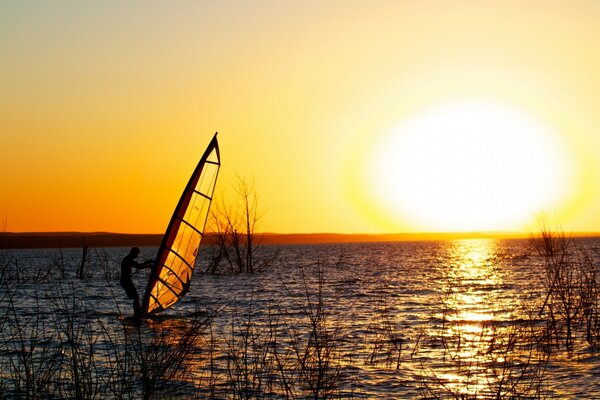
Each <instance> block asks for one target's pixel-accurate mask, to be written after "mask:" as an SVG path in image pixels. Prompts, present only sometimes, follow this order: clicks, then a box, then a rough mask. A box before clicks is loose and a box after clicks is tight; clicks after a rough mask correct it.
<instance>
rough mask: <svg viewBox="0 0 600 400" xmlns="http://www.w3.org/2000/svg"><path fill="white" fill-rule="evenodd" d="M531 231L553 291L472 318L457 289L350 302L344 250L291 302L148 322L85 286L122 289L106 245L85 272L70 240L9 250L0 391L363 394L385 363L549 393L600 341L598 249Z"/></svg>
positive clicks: (462, 384) (237, 305) (431, 387)
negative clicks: (430, 300) (129, 316)
mask: <svg viewBox="0 0 600 400" xmlns="http://www.w3.org/2000/svg"><path fill="white" fill-rule="evenodd" d="M246 193H247V192H246ZM251 214H252V213H249V214H246V213H244V215H251ZM246 240H247V239H246ZM246 243H247V242H246ZM250 243H251V244H253V243H257V242H253V241H252V240H251V241H250ZM258 243H259V242H258ZM531 243H532V249H533V250H532V253H531V254H530V257H531V262H532V265H538V266H539V267H540V272H541V273H540V274H539V276H540V281H539V285H540V292H541V293H542V295H541V296H540V297H538V299H539V300H538V302H536V303H524V304H518V305H517V304H516V305H515V307H517V306H518V307H520V311H519V312H518V314H519V315H521V318H520V319H518V320H515V321H511V322H510V323H509V322H507V321H501V320H499V321H486V320H483V321H470V322H468V323H467V322H465V321H463V320H461V318H460V317H459V316H458V315H456V314H455V313H456V310H455V309H452V307H451V305H450V302H449V300H448V296H449V294H448V295H447V296H446V297H442V298H441V300H440V302H439V304H432V305H431V307H432V310H435V311H434V312H432V315H431V318H430V320H429V321H425V322H424V323H423V324H422V326H420V327H419V328H418V329H416V330H415V329H414V327H413V328H408V327H407V326H406V325H405V324H406V322H405V321H403V320H401V319H398V317H397V312H398V310H397V307H398V304H397V303H396V302H395V301H396V300H395V299H394V298H393V297H389V296H388V297H386V296H384V295H383V294H382V296H381V298H380V299H379V300H378V301H375V302H374V303H369V304H370V307H371V308H369V309H365V308H364V307H365V304H366V303H365V304H362V305H361V307H363V308H361V310H360V311H357V310H355V309H354V303H353V301H351V300H350V301H347V300H348V298H347V297H346V296H347V295H348V289H350V288H351V287H350V286H348V287H346V286H335V287H334V289H332V287H331V285H332V281H335V279H334V278H333V276H334V275H333V274H336V273H339V271H345V270H347V269H348V268H350V265H348V264H346V261H345V259H346V258H345V257H340V258H339V259H338V261H337V262H323V261H317V262H315V263H307V264H301V263H300V264H299V266H298V268H297V269H295V270H294V272H293V273H294V276H293V277H290V283H282V286H283V289H281V288H280V289H279V290H283V291H284V293H285V294H284V295H283V296H285V298H286V299H287V300H288V301H286V305H285V306H284V305H282V304H280V303H279V302H278V301H277V300H265V299H264V298H263V299H262V300H260V301H258V300H255V299H254V298H253V294H252V293H246V294H244V296H245V297H243V298H234V299H227V301H226V302H225V303H223V304H221V305H220V306H219V307H217V308H215V309H213V310H206V311H203V312H194V313H192V314H189V315H184V316H180V317H167V318H165V319H163V320H157V321H149V322H147V323H143V324H141V325H137V324H134V323H130V322H128V321H127V320H126V319H117V317H118V314H114V315H111V316H108V317H107V316H106V315H103V314H101V313H100V312H98V311H97V310H95V309H94V306H93V302H92V301H88V300H87V299H86V295H85V293H83V292H82V291H81V290H80V289H78V286H77V285H83V284H85V283H86V281H90V280H93V279H98V278H102V279H103V280H105V281H106V282H107V285H108V286H107V288H108V289H111V287H112V283H111V282H112V281H114V280H115V279H116V278H117V277H118V274H116V270H117V268H116V264H114V263H112V264H111V260H110V257H109V256H108V255H107V254H106V253H104V252H102V251H101V250H93V251H90V252H89V254H88V255H87V261H86V265H87V267H86V269H85V271H86V273H85V274H84V279H77V278H79V273H78V271H79V267H80V264H79V263H78V258H77V256H75V257H72V258H71V261H70V263H69V262H67V261H65V257H64V254H63V252H62V250H57V254H55V255H54V256H52V257H50V258H49V263H48V264H47V265H46V266H45V267H40V266H33V265H24V263H23V262H22V261H19V260H18V259H17V258H16V256H14V255H12V254H11V253H4V254H2V257H0V262H1V263H0V266H1V267H2V268H1V270H0V272H1V274H0V277H1V281H0V302H1V303H2V304H3V307H2V308H1V312H0V393H2V398H14V399H34V398H49V399H53V398H55V399H58V398H73V399H98V398H106V399H108V398H110V399H137V398H145V399H149V398H213V399H221V398H237V399H256V398H286V399H297V398H312V399H331V398H338V399H339V398H349V397H359V398H364V397H369V395H368V393H370V392H369V391H368V390H367V389H365V388H364V384H363V383H362V382H361V381H360V378H358V376H357V375H356V374H357V373H358V371H361V370H377V371H383V372H385V374H387V376H388V377H390V378H389V379H393V378H396V379H397V380H398V381H400V382H410V384H411V385H414V392H413V393H415V395H414V396H415V397H421V398H435V399H446V398H452V399H457V398H460V399H490V398H494V399H500V398H513V399H522V398H527V399H543V398H551V397H552V396H551V392H550V391H549V389H548V387H547V380H548V370H547V366H548V364H549V363H550V362H551V361H552V360H553V358H554V357H560V356H561V352H562V350H563V349H564V350H567V351H572V349H573V348H576V347H577V346H581V345H582V344H587V345H589V346H590V347H591V348H596V346H597V345H598V344H599V343H598V341H599V340H600V339H599V338H600V296H599V290H600V288H599V286H598V283H599V282H598V275H597V268H596V265H595V263H594V257H593V256H592V254H590V251H589V250H588V249H587V248H586V247H585V246H584V243H582V242H581V241H578V240H575V239H573V238H572V237H569V236H568V235H565V234H563V233H561V232H551V231H550V230H548V229H545V230H542V231H541V233H540V234H539V235H538V236H536V237H534V238H532V241H531ZM240 249H241V248H240ZM228 251H234V254H235V248H234V249H233V250H231V249H230V250H228ZM240 253H241V254H244V255H245V256H247V255H248V252H247V251H240ZM250 254H252V256H253V257H254V256H255V253H252V252H251V253H250ZM236 256H237V255H236ZM245 256H244V257H242V258H245ZM330 259H331V258H330ZM233 263H234V264H233V265H235V266H236V267H235V268H234V271H233V272H239V270H238V266H237V264H235V261H233ZM536 263H537V264H536ZM25 264H26V263H25ZM226 265H227V268H228V269H229V268H231V267H230V264H229V263H227V264H226ZM244 265H248V264H247V262H246V264H244ZM253 270H254V271H256V269H255V268H254V269H253ZM228 272H231V270H229V271H228ZM243 272H250V271H246V270H244V271H243ZM214 278H215V279H226V278H228V277H214ZM32 282H33V283H35V282H39V283H42V282H54V283H55V285H54V286H55V288H56V289H54V290H53V293H41V292H38V291H36V290H34V289H33V290H32V287H31V286H27V285H31V284H32ZM337 284H338V283H337V281H336V285H337ZM381 285H382V286H385V282H384V280H382V282H381ZM442 286H444V285H442ZM25 287H27V288H28V289H27V290H28V293H30V294H31V293H33V297H31V295H30V298H28V299H27V305H26V306H25V305H23V304H20V298H21V295H20V293H21V291H22V290H23V288H25ZM110 292H111V291H110V290H107V291H106V292H105V297H110V295H108V296H107V295H106V293H110ZM381 293H387V292H386V291H385V290H381ZM119 294H120V291H119ZM341 299H344V301H345V302H344V304H345V305H344V306H340V304H338V303H339V302H340V300H341ZM358 299H360V297H358ZM109 300H110V298H109ZM113 301H114V304H115V308H117V309H118V307H119V304H120V302H119V301H118V300H117V299H114V300H113ZM357 316H360V317H361V318H368V321H369V322H368V323H367V324H364V329H363V331H362V332H361V333H360V334H356V332H355V331H353V330H352V329H351V327H352V321H354V318H356V317H357ZM216 319H219V321H220V322H215V320H216ZM223 321H227V322H226V323H223ZM406 365H411V366H412V367H410V368H412V369H407V368H406ZM415 365H420V369H414V366H415Z"/></svg>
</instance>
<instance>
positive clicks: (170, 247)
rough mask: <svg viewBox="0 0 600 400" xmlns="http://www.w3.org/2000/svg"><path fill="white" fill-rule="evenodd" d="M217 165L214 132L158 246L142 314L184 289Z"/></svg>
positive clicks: (178, 296)
mask: <svg viewBox="0 0 600 400" xmlns="http://www.w3.org/2000/svg"><path fill="white" fill-rule="evenodd" d="M220 167H221V156H220V153H219V143H218V142H217V134H216V133H215V136H214V137H213V139H212V141H211V142H210V144H209V145H208V147H207V148H206V151H205V152H204V154H203V155H202V158H200V162H199V163H198V166H197V167H196V169H195V170H194V173H193V174H192V176H191V178H190V180H189V182H188V184H187V186H186V187H185V190H184V191H183V194H182V195H181V198H180V199H179V203H178V204H177V207H176V208H175V212H174V213H173V216H172V217H171V221H170V222H169V226H168V227H167V231H166V232H165V236H164V237H163V240H162V243H161V245H160V247H159V249H158V254H157V256H156V260H155V261H154V265H153V267H152V271H151V273H150V278H149V281H148V285H147V287H146V292H145V294H144V300H143V302H142V312H143V314H144V315H148V314H153V313H157V312H159V311H162V310H165V309H167V308H168V307H171V306H172V305H173V304H175V303H176V302H177V301H179V300H181V298H182V297H183V296H185V294H186V293H187V292H188V290H189V287H190V282H191V280H192V274H193V272H194V265H195V263H196V256H197V255H198V250H199V249H200V242H201V241H202V237H203V236H204V228H205V225H206V220H207V217H208V211H209V208H210V203H211V201H212V197H213V193H214V190H215V185H216V183H217V177H218V175H219V168H220Z"/></svg>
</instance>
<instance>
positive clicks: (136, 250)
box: [129, 247, 140, 258]
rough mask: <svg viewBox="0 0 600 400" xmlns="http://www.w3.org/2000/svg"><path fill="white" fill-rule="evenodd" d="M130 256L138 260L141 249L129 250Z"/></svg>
mask: <svg viewBox="0 0 600 400" xmlns="http://www.w3.org/2000/svg"><path fill="white" fill-rule="evenodd" d="M129 255H130V256H131V258H136V257H137V256H139V255H140V249H139V248H137V247H132V248H131V250H129Z"/></svg>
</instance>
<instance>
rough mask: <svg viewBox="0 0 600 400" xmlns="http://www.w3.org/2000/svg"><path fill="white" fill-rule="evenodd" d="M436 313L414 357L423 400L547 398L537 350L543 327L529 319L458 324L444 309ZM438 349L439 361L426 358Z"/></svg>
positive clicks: (543, 361) (544, 359)
mask: <svg viewBox="0 0 600 400" xmlns="http://www.w3.org/2000/svg"><path fill="white" fill-rule="evenodd" d="M442 310H443V312H442V316H441V321H437V322H435V323H433V326H432V327H431V329H429V330H428V333H427V336H428V337H427V339H426V340H425V341H424V343H423V345H422V347H420V348H419V350H418V351H417V352H415V355H414V356H415V357H416V358H420V359H421V369H422V377H421V379H420V387H421V393H422V396H423V398H433V399H505V398H510V399H543V398H547V389H546V368H547V365H548V361H549V355H548V354H547V353H545V352H543V351H541V348H540V341H539V337H540V331H541V330H542V329H543V328H541V327H540V326H539V324H538V323H537V322H536V321H535V320H528V319H524V320H522V321H521V322H520V323H519V324H510V325H509V324H506V323H502V322H497V321H479V322H473V321H469V322H464V321H460V320H458V319H457V318H450V317H451V315H450V312H449V308H448V307H445V306H442ZM440 347H441V348H442V349H443V351H442V357H441V358H437V359H436V360H431V359H430V358H429V354H431V351H432V350H433V351H435V350H436V349H439V348H440Z"/></svg>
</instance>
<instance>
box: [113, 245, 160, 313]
mask: <svg viewBox="0 0 600 400" xmlns="http://www.w3.org/2000/svg"><path fill="white" fill-rule="evenodd" d="M139 255H140V249H139V248H137V247H132V248H131V250H129V254H127V255H126V256H125V257H123V261H121V279H120V283H121V286H122V287H123V289H125V293H127V297H129V298H130V299H132V300H133V317H134V318H135V319H140V318H141V316H142V307H141V305H140V296H139V295H138V292H137V290H136V289H135V286H134V285H133V281H132V280H131V273H132V270H133V268H135V269H138V270H139V269H144V268H150V267H151V266H152V263H153V261H152V260H147V261H145V262H143V263H142V264H140V263H138V262H137V261H135V259H136V258H137V256H139Z"/></svg>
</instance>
